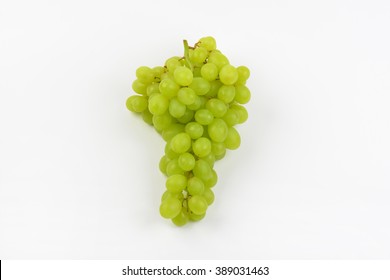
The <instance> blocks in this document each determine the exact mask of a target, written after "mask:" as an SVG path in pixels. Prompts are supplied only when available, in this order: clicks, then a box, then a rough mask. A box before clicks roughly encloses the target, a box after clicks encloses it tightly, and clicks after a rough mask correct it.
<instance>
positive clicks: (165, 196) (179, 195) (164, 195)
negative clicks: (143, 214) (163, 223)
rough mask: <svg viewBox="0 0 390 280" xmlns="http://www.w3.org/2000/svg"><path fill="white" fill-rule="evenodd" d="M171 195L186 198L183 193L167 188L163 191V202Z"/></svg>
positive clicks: (181, 198) (180, 198)
mask: <svg viewBox="0 0 390 280" xmlns="http://www.w3.org/2000/svg"><path fill="white" fill-rule="evenodd" d="M169 197H171V198H172V197H173V198H177V199H179V200H180V201H183V199H184V196H183V193H173V192H170V191H168V190H166V191H165V192H164V193H163V195H162V196H161V202H162V201H164V200H165V199H167V198H169Z"/></svg>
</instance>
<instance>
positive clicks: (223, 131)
mask: <svg viewBox="0 0 390 280" xmlns="http://www.w3.org/2000/svg"><path fill="white" fill-rule="evenodd" d="M208 133H209V136H210V139H211V140H213V141H214V142H224V141H225V140H226V137H227V135H228V126H227V125H226V123H225V122H224V121H223V120H221V119H214V120H213V121H212V122H211V123H210V124H209V126H208Z"/></svg>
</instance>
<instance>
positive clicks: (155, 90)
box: [146, 83, 160, 97]
mask: <svg viewBox="0 0 390 280" xmlns="http://www.w3.org/2000/svg"><path fill="white" fill-rule="evenodd" d="M159 86H160V84H158V83H152V84H150V85H148V87H147V88H146V95H147V96H149V97H150V96H151V95H152V94H153V93H160V89H159Z"/></svg>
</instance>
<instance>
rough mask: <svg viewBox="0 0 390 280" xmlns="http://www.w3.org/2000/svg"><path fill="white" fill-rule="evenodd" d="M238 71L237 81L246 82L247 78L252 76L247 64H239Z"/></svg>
mask: <svg viewBox="0 0 390 280" xmlns="http://www.w3.org/2000/svg"><path fill="white" fill-rule="evenodd" d="M237 72H238V80H237V82H238V83H240V84H245V82H246V80H248V79H249V76H250V71H249V69H248V67H246V66H238V67H237Z"/></svg>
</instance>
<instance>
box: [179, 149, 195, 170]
mask: <svg viewBox="0 0 390 280" xmlns="http://www.w3.org/2000/svg"><path fill="white" fill-rule="evenodd" d="M177 162H178V164H179V166H180V168H181V169H183V170H184V171H190V170H192V169H193V168H194V166H195V158H194V156H193V155H192V154H190V153H184V154H181V155H180V156H179V158H178V160H177Z"/></svg>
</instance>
